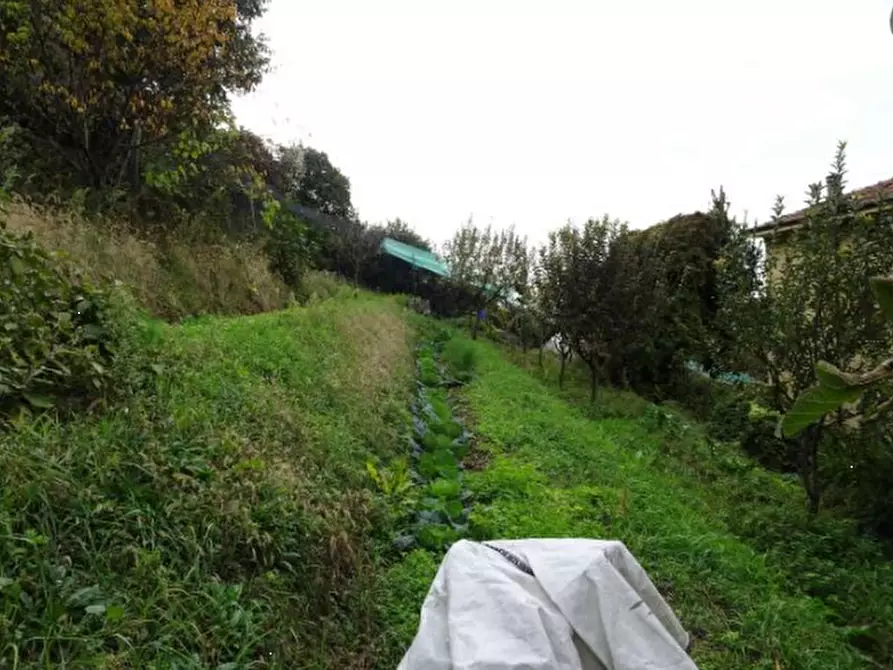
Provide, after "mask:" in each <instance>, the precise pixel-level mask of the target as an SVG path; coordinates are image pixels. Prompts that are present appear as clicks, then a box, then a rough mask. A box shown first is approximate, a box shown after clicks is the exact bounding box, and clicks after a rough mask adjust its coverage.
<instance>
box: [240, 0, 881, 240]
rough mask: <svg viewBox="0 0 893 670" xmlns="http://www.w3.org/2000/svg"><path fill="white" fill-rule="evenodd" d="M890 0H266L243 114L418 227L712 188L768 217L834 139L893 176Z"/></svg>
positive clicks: (650, 200)
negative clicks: (265, 43) (313, 153)
mask: <svg viewBox="0 0 893 670" xmlns="http://www.w3.org/2000/svg"><path fill="white" fill-rule="evenodd" d="M891 8H893V2H891V1H890V0H738V1H737V2H732V1H731V0H723V1H722V2H719V1H717V0H672V1H670V0H623V1H622V2H621V0H613V1H610V2H609V1H608V0H579V1H575V0H539V1H536V2H533V1H527V0H448V1H446V2H433V1H432V0H375V1H374V2H369V1H368V0H272V2H271V4H270V8H269V11H268V13H267V15H266V16H265V17H264V19H263V20H262V21H261V23H260V26H259V28H260V30H261V31H263V32H264V33H266V34H267V36H268V37H269V41H270V46H271V47H272V49H273V54H274V56H273V64H274V68H275V70H274V71H273V72H272V73H271V74H269V75H268V76H267V78H266V79H265V81H264V83H263V84H262V85H261V87H260V88H259V89H258V90H257V91H256V92H255V93H253V94H252V95H250V96H247V97H245V98H241V99H239V100H237V101H236V102H235V111H236V115H237V118H238V120H239V122H240V123H242V124H243V125H245V126H247V127H249V128H251V129H253V130H254V131H256V132H259V133H261V134H262V135H264V136H267V137H269V138H271V139H274V140H276V141H278V142H289V141H297V140H300V141H303V142H304V143H306V144H309V145H311V146H314V147H316V148H319V149H322V150H324V151H326V152H327V153H328V154H329V156H330V158H331V159H332V161H333V162H334V163H335V164H336V165H337V166H339V167H340V168H341V169H342V170H343V171H344V172H345V174H347V175H348V177H349V178H350V180H351V184H352V188H353V201H354V204H355V205H356V207H357V208H358V210H359V212H360V215H361V217H362V218H363V219H365V220H367V221H384V220H386V219H388V218H394V217H397V216H399V217H401V218H403V219H406V220H408V221H409V222H410V223H412V224H413V225H414V226H415V227H416V229H418V230H419V231H420V232H421V233H422V234H424V235H425V236H427V237H429V238H430V239H432V240H433V241H435V242H438V243H439V242H442V241H443V240H445V239H446V238H448V237H449V236H450V234H451V233H452V231H453V230H455V229H456V228H457V227H458V226H459V225H460V224H461V223H462V222H463V221H464V220H466V219H467V218H468V217H469V215H473V216H474V218H475V220H476V221H478V222H481V223H493V224H495V225H498V226H508V225H512V224H514V225H516V226H517V227H518V229H519V230H520V231H522V232H524V233H526V234H528V235H529V236H530V237H531V238H533V239H541V238H542V237H543V236H544V235H545V232H546V231H548V230H549V229H550V228H553V227H555V226H557V225H560V224H561V223H563V222H564V221H566V220H567V219H574V220H581V219H585V218H586V217H588V216H590V215H600V214H602V213H604V212H608V213H610V214H611V215H613V216H616V217H619V218H621V219H624V220H627V221H629V222H630V223H631V225H633V226H635V227H644V226H648V225H651V224H652V223H656V222H658V221H661V220H663V219H666V218H668V217H670V216H672V215H674V214H677V213H679V212H689V211H693V210H696V209H699V208H701V209H703V208H705V207H706V206H707V205H708V204H709V198H710V189H711V188H714V187H717V186H719V185H720V184H722V185H724V186H725V187H726V190H727V192H728V194H729V197H730V199H731V201H732V204H733V209H734V210H735V211H736V212H737V213H739V214H741V213H743V212H744V211H748V212H749V215H750V216H749V218H750V219H751V220H752V219H753V218H754V217H756V218H759V219H761V220H765V219H766V218H767V216H768V213H769V211H770V208H771V205H772V202H773V199H774V196H775V194H776V193H780V194H782V195H785V196H786V199H787V202H788V203H789V204H790V205H791V206H794V205H799V204H800V202H801V200H802V194H803V193H804V192H805V188H806V185H807V184H808V183H809V182H810V181H815V180H816V179H818V178H821V177H822V176H823V175H824V173H825V171H826V166H827V165H828V163H829V161H830V160H831V158H832V156H833V152H834V148H835V143H836V142H837V140H838V139H846V140H848V141H849V159H850V161H849V164H850V185H851V186H862V185H867V184H870V183H873V182H876V181H879V180H881V179H887V178H890V177H893V34H891V31H890V24H889V17H890V10H891Z"/></svg>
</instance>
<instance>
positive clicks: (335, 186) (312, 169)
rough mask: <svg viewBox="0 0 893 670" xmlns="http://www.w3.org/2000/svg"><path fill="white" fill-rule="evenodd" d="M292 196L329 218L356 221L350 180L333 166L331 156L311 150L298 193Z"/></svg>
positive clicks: (306, 155) (305, 154) (307, 152)
mask: <svg viewBox="0 0 893 670" xmlns="http://www.w3.org/2000/svg"><path fill="white" fill-rule="evenodd" d="M288 195H289V196H290V197H292V198H293V199H294V200H295V201H297V202H298V203H299V204H301V205H304V206H305V207H311V208H313V209H315V210H317V211H319V212H322V213H323V214H326V215H328V216H334V217H339V218H342V219H354V218H355V213H354V208H353V205H352V204H351V202H350V180H349V179H348V178H347V177H345V176H344V174H343V173H342V172H341V170H339V169H338V168H337V167H335V166H334V165H332V162H331V161H330V160H329V157H328V155H326V154H325V153H324V152H322V151H317V150H316V149H313V148H311V147H307V148H305V149H304V152H303V158H302V165H301V172H300V180H299V182H298V188H297V191H296V192H294V193H289V194H288Z"/></svg>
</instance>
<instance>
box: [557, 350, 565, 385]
mask: <svg viewBox="0 0 893 670" xmlns="http://www.w3.org/2000/svg"><path fill="white" fill-rule="evenodd" d="M566 365H567V355H566V354H564V353H563V352H561V368H560V369H559V370H558V388H559V389H563V388H564V368H565V367H566Z"/></svg>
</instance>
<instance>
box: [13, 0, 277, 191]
mask: <svg viewBox="0 0 893 670" xmlns="http://www.w3.org/2000/svg"><path fill="white" fill-rule="evenodd" d="M263 7H264V2H262V1H260V0H253V1H250V2H249V1H244V0H243V1H240V2H234V1H233V0H177V1H174V0H154V1H153V2H142V1H141V0H24V1H22V0H0V117H4V118H6V119H7V122H11V123H13V124H15V125H16V126H18V127H19V128H21V129H22V130H23V132H24V133H25V134H26V136H27V138H28V140H29V141H30V142H31V144H32V145H33V147H34V149H35V150H36V151H37V152H38V153H39V154H40V156H41V157H43V158H44V159H45V160H46V161H48V162H50V163H53V162H56V163H58V164H59V166H60V167H64V168H66V169H67V171H68V172H70V173H71V174H72V177H73V179H74V180H75V181H76V183H80V184H81V185H83V186H89V187H91V188H107V187H120V186H122V185H134V182H135V181H136V179H137V177H138V173H137V171H136V170H135V169H129V168H132V167H133V166H134V162H135V159H136V156H137V154H138V152H139V151H140V149H141V148H143V147H146V146H149V145H152V144H155V143H158V142H160V141H163V140H166V139H168V138H171V137H174V136H176V135H178V134H179V133H181V132H184V131H197V130H200V129H203V128H204V129H207V128H212V127H213V126H215V125H216V124H218V123H219V122H220V121H221V120H222V119H223V118H225V117H226V115H227V113H228V94H229V92H231V91H248V90H250V89H251V88H253V87H254V86H255V85H256V84H257V83H258V82H259V81H260V78H261V76H262V74H263V72H264V69H265V67H266V64H267V54H266V47H265V45H264V42H263V41H262V40H261V39H258V38H255V37H254V36H253V35H252V34H251V32H250V22H251V21H252V20H253V19H255V18H257V17H258V16H259V15H260V13H261V12H262V11H263Z"/></svg>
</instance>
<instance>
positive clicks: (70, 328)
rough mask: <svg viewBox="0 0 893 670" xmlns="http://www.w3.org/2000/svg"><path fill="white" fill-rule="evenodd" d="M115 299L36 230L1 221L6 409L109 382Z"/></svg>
mask: <svg viewBox="0 0 893 670" xmlns="http://www.w3.org/2000/svg"><path fill="white" fill-rule="evenodd" d="M107 302H108V293H107V292H106V291H103V290H100V289H96V288H93V287H91V286H90V285H88V284H86V283H84V282H82V281H81V280H80V279H79V278H77V277H74V276H69V275H67V274H66V273H64V272H63V271H62V270H61V269H60V268H59V266H58V264H57V263H56V261H55V259H54V258H53V257H52V256H51V255H49V254H47V253H46V252H45V251H43V250H42V249H41V248H40V247H39V246H38V245H37V243H36V242H35V241H34V238H33V237H32V236H30V235H27V236H18V235H14V234H11V233H9V232H7V231H6V229H5V227H0V415H6V416H10V415H12V414H16V413H18V412H19V411H21V410H22V409H24V408H26V407H32V408H48V407H52V406H53V405H55V404H57V403H59V402H60V401H61V400H63V399H64V400H65V401H66V402H70V401H72V400H89V399H90V398H92V397H94V396H96V395H97V394H98V393H100V392H101V391H102V390H103V388H104V387H105V385H106V381H107V378H108V369H109V367H110V365H111V363H112V358H113V353H114V349H115V342H114V335H115V330H114V329H113V328H110V323H109V314H108V309H107Z"/></svg>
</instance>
